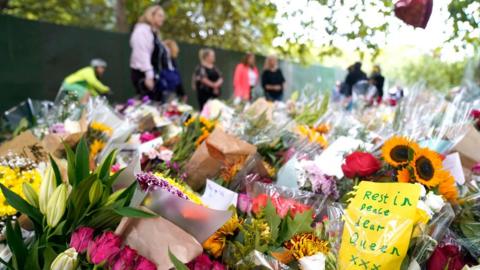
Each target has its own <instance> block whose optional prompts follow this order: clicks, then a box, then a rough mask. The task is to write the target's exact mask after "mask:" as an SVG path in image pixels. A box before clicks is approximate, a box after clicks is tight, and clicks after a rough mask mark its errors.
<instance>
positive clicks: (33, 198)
mask: <svg viewBox="0 0 480 270" xmlns="http://www.w3.org/2000/svg"><path fill="white" fill-rule="evenodd" d="M22 190H23V195H25V199H26V200H27V202H28V203H29V204H31V205H32V206H35V207H37V208H38V194H37V192H36V191H35V190H34V189H33V187H32V186H31V185H30V184H29V183H26V182H24V183H23V184H22Z"/></svg>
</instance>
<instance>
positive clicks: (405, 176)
mask: <svg viewBox="0 0 480 270" xmlns="http://www.w3.org/2000/svg"><path fill="white" fill-rule="evenodd" d="M410 179H411V177H410V171H409V170H408V168H403V169H400V170H398V171H397V181H398V182H400V183H408V182H410Z"/></svg>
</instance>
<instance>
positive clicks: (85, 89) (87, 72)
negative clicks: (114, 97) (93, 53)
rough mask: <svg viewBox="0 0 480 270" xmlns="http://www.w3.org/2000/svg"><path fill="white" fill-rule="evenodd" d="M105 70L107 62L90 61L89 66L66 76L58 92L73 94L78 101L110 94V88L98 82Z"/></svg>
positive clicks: (97, 59) (101, 60)
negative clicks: (88, 96)
mask: <svg viewBox="0 0 480 270" xmlns="http://www.w3.org/2000/svg"><path fill="white" fill-rule="evenodd" d="M106 68H107V62H105V61H104V60H103V59H99V58H96V59H92V61H90V66H88V67H84V68H82V69H80V70H78V71H76V72H74V73H72V74H70V75H68V76H67V77H66V78H65V79H64V81H63V84H62V87H61V88H60V91H61V92H62V91H65V92H72V93H75V94H76V95H77V97H78V98H79V99H83V98H84V97H85V96H86V95H90V96H98V95H104V94H107V93H109V92H110V88H109V87H108V86H106V85H104V84H103V83H102V82H101V81H100V79H101V78H102V77H103V74H104V73H105V70H106Z"/></svg>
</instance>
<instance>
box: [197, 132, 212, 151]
mask: <svg viewBox="0 0 480 270" xmlns="http://www.w3.org/2000/svg"><path fill="white" fill-rule="evenodd" d="M209 135H210V132H208V130H207V129H205V128H203V127H202V135H200V137H198V139H197V140H196V141H195V146H196V147H198V146H199V145H200V144H202V143H203V141H205V140H206V139H207V138H208V136H209Z"/></svg>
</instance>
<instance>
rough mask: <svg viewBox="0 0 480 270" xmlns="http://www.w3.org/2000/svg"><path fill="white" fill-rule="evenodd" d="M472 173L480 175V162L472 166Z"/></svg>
mask: <svg viewBox="0 0 480 270" xmlns="http://www.w3.org/2000/svg"><path fill="white" fill-rule="evenodd" d="M472 173H473V174H475V175H480V162H479V163H477V164H475V165H474V166H473V167H472Z"/></svg>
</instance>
